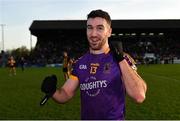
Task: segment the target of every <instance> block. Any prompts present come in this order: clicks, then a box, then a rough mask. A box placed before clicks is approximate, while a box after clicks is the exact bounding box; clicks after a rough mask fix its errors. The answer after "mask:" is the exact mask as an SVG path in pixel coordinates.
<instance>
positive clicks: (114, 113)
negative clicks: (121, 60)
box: [72, 52, 125, 120]
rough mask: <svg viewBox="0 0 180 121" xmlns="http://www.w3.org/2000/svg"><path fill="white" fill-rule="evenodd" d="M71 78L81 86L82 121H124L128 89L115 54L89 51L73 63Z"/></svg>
mask: <svg viewBox="0 0 180 121" xmlns="http://www.w3.org/2000/svg"><path fill="white" fill-rule="evenodd" d="M72 75H73V76H76V77H77V78H78V80H79V83H80V92H81V119H85V120H92V119H96V120H98V119H101V120H103V119H109V120H110V119H111V120H113V119H114V120H117V119H120V120H123V119H124V117H125V88H124V85H123V83H122V80H121V71H120V68H119V65H118V63H117V62H116V60H115V59H114V58H113V56H112V53H110V52H108V53H102V54H97V55H95V54H91V53H90V52H87V53H86V54H85V55H84V56H82V57H81V58H80V59H79V60H78V61H77V62H76V63H75V64H74V68H73V71H72Z"/></svg>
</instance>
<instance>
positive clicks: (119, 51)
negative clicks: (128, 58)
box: [110, 41, 124, 62]
mask: <svg viewBox="0 0 180 121" xmlns="http://www.w3.org/2000/svg"><path fill="white" fill-rule="evenodd" d="M110 50H111V52H112V53H113V56H114V57H115V59H116V60H117V61H118V62H121V61H122V60H123V59H124V57H123V48H122V43H121V41H111V42H110Z"/></svg>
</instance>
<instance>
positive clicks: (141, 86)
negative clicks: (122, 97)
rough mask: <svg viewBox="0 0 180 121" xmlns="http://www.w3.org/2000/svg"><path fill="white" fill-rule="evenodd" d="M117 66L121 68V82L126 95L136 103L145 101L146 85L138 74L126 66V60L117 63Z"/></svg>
mask: <svg viewBox="0 0 180 121" xmlns="http://www.w3.org/2000/svg"><path fill="white" fill-rule="evenodd" d="M119 66H120V68H121V72H122V80H123V83H124V85H125V88H126V91H127V93H128V95H129V96H130V97H132V98H133V99H134V100H135V101H136V102H138V103H142V102H143V101H144V100H145V94H146V90H147V86H146V83H145V82H144V80H143V79H142V78H141V77H140V76H139V75H138V73H137V72H136V71H134V70H133V69H132V68H131V67H130V66H129V65H128V63H127V62H126V60H123V61H121V62H119Z"/></svg>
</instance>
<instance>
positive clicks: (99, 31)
mask: <svg viewBox="0 0 180 121" xmlns="http://www.w3.org/2000/svg"><path fill="white" fill-rule="evenodd" d="M111 31H112V29H111V27H110V25H109V24H108V23H107V21H106V20H105V19H104V18H101V17H95V18H89V19H88V20H87V39H88V42H89V46H90V48H91V49H92V50H100V49H101V48H102V47H103V45H104V44H105V43H106V41H108V37H110V36H111Z"/></svg>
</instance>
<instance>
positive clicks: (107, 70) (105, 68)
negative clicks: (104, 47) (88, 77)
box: [103, 63, 111, 73]
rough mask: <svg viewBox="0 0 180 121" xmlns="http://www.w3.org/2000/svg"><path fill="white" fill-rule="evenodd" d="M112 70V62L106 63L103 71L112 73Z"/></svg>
mask: <svg viewBox="0 0 180 121" xmlns="http://www.w3.org/2000/svg"><path fill="white" fill-rule="evenodd" d="M110 70H111V64H110V63H105V64H104V70H103V73H110Z"/></svg>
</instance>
